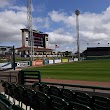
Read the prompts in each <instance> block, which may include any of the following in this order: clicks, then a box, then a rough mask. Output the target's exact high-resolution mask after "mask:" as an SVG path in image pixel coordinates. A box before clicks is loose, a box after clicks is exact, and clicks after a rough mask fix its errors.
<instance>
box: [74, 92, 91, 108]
mask: <svg viewBox="0 0 110 110" xmlns="http://www.w3.org/2000/svg"><path fill="white" fill-rule="evenodd" d="M75 101H76V102H77V103H81V104H84V105H87V106H89V107H91V97H90V96H89V95H88V94H87V93H85V92H81V91H78V92H75Z"/></svg>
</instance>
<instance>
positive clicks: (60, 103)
mask: <svg viewBox="0 0 110 110" xmlns="http://www.w3.org/2000/svg"><path fill="white" fill-rule="evenodd" d="M50 100H51V105H52V109H51V110H62V109H63V108H65V109H64V110H69V109H67V107H68V103H67V102H66V101H65V100H64V99H62V98H59V97H56V96H54V95H51V96H50Z"/></svg>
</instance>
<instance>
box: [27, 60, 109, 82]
mask: <svg viewBox="0 0 110 110" xmlns="http://www.w3.org/2000/svg"><path fill="white" fill-rule="evenodd" d="M26 70H28V69H26ZM29 70H39V71H40V72H41V76H42V78H54V79H67V80H85V81H103V82H110V60H93V61H81V62H71V63H64V64H56V65H47V66H42V67H33V68H29Z"/></svg>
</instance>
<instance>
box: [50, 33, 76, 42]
mask: <svg viewBox="0 0 110 110" xmlns="http://www.w3.org/2000/svg"><path fill="white" fill-rule="evenodd" d="M48 34H49V43H51V44H65V43H68V44H69V43H70V44H71V43H73V41H74V40H75V39H74V38H73V37H72V36H71V35H68V34H67V33H66V32H65V33H62V34H61V33H60V34H59V33H57V32H48Z"/></svg>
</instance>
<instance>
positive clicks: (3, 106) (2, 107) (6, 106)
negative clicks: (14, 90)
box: [0, 100, 13, 110]
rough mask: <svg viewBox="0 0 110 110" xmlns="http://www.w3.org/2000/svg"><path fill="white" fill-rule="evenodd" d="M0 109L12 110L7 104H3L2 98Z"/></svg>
mask: <svg viewBox="0 0 110 110" xmlns="http://www.w3.org/2000/svg"><path fill="white" fill-rule="evenodd" d="M0 110H13V109H12V108H11V107H9V106H8V105H7V104H5V103H4V102H3V101H2V100H0Z"/></svg>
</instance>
